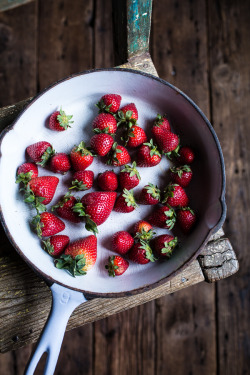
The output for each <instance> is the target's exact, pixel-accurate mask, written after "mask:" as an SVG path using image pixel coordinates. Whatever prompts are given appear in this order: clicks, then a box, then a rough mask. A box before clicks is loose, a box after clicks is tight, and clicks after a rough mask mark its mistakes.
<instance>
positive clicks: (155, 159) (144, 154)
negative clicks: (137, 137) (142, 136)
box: [136, 139, 162, 168]
mask: <svg viewBox="0 0 250 375" xmlns="http://www.w3.org/2000/svg"><path fill="white" fill-rule="evenodd" d="M161 158H162V156H161V153H160V152H159V151H158V149H157V146H156V145H155V144H154V142H153V139H151V140H150V141H149V142H146V143H143V145H142V146H140V148H139V150H138V152H137V155H136V161H137V166H138V167H144V168H145V167H154V166H156V165H158V164H159V163H160V161H161Z"/></svg>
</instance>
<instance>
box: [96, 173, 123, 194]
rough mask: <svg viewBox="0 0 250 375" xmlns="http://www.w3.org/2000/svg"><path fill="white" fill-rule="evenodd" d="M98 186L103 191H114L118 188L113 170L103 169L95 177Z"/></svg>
mask: <svg viewBox="0 0 250 375" xmlns="http://www.w3.org/2000/svg"><path fill="white" fill-rule="evenodd" d="M97 183H98V186H99V187H100V189H101V190H104V191H115V190H117V188H118V177H117V175H116V173H115V172H114V171H108V170H107V171H105V172H103V173H101V174H99V176H98V178H97Z"/></svg>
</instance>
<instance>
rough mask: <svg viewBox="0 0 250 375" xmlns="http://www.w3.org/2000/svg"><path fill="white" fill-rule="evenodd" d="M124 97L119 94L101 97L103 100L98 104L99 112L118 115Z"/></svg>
mask: <svg viewBox="0 0 250 375" xmlns="http://www.w3.org/2000/svg"><path fill="white" fill-rule="evenodd" d="M121 100H122V97H121V96H120V95H117V94H106V95H103V96H102V97H101V100H100V101H99V102H98V103H97V104H96V106H97V107H98V108H99V112H108V113H116V112H117V111H118V109H119V108H120V104H121Z"/></svg>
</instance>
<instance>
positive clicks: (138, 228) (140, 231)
mask: <svg viewBox="0 0 250 375" xmlns="http://www.w3.org/2000/svg"><path fill="white" fill-rule="evenodd" d="M133 233H134V236H135V238H139V239H142V240H145V241H149V240H151V239H152V237H153V235H154V232H153V227H152V225H151V224H149V223H148V222H147V221H145V220H140V221H138V222H137V223H136V224H135V226H134V229H133Z"/></svg>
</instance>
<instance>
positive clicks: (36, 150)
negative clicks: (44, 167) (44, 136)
mask: <svg viewBox="0 0 250 375" xmlns="http://www.w3.org/2000/svg"><path fill="white" fill-rule="evenodd" d="M48 149H51V150H53V147H52V145H51V144H50V143H49V142H46V141H41V142H37V143H34V144H32V145H30V146H28V147H27V148H26V152H27V154H28V156H29V157H30V159H31V160H32V161H33V162H34V163H36V164H38V163H41V162H42V157H43V155H44V154H45V153H46V151H47V150H48Z"/></svg>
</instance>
